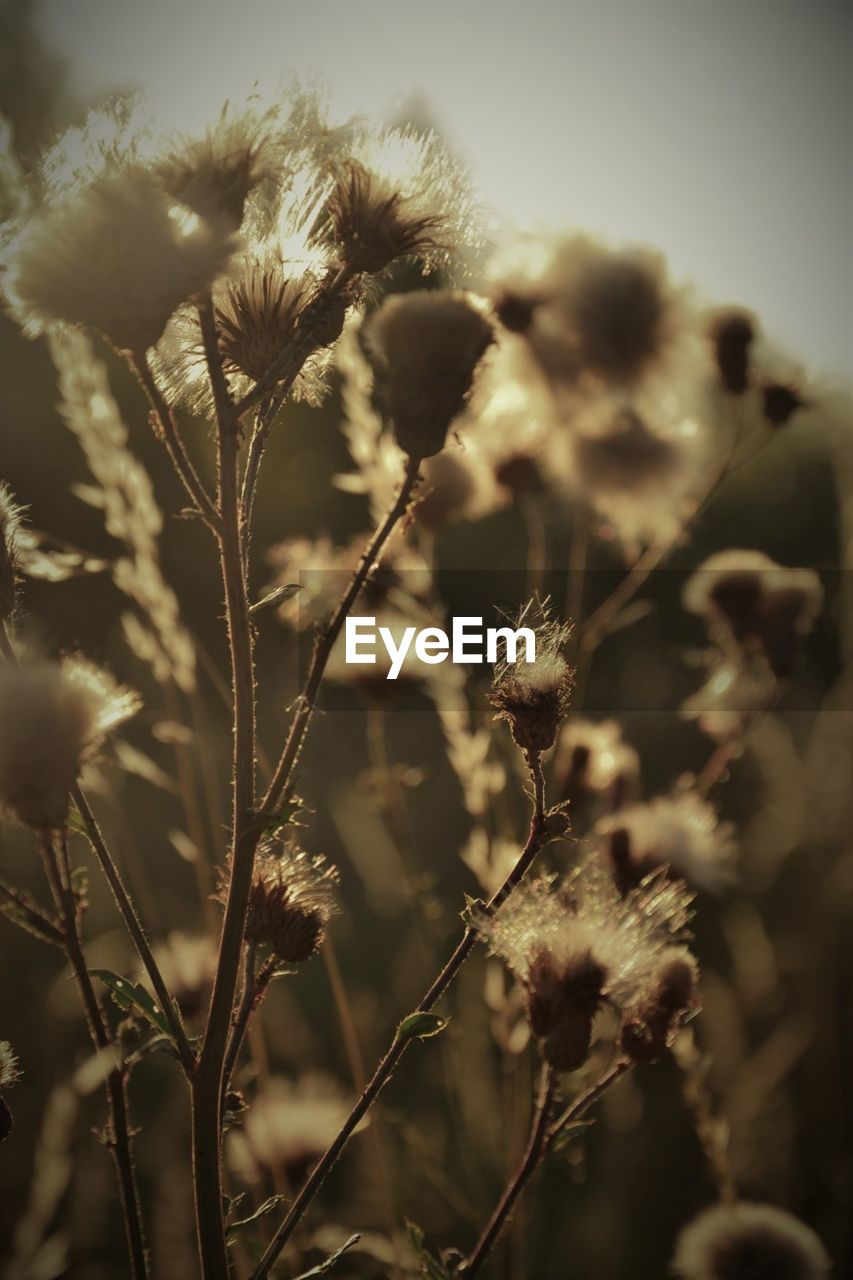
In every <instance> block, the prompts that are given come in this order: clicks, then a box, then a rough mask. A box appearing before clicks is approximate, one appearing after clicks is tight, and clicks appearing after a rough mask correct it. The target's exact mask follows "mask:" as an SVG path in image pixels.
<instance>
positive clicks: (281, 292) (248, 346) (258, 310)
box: [215, 259, 305, 382]
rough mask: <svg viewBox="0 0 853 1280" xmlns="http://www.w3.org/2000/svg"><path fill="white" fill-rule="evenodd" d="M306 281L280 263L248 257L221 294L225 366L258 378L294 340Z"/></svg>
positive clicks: (219, 309)
mask: <svg viewBox="0 0 853 1280" xmlns="http://www.w3.org/2000/svg"><path fill="white" fill-rule="evenodd" d="M304 303H305V293H304V286H303V284H302V283H301V282H300V281H298V280H291V279H289V278H288V277H287V276H286V275H285V274H284V271H283V270H282V267H281V264H280V263H274V262H261V261H259V260H258V259H251V260H249V261H248V262H247V263H246V264H245V265H244V266H243V268H242V269H241V270H240V271H239V272H238V273H236V274H235V275H234V276H233V277H232V278H231V279H229V281H228V282H227V284H226V285H225V286H224V287H223V289H222V291H221V293H219V294H218V295H217V298H216V302H215V311H216V325H217V329H218V331H219V346H220V350H221V351H222V356H223V360H224V362H225V365H226V368H227V369H229V370H230V371H232V372H234V371H237V372H239V373H244V374H246V375H247V377H249V378H251V379H252V380H253V381H254V382H257V381H259V380H260V379H261V378H263V376H264V375H265V374H266V373H267V372H268V370H269V369H270V368H271V367H272V366H273V365H274V364H275V362H276V361H277V360H280V358H281V353H282V352H283V351H284V350H285V349H286V348H287V346H288V344H290V343H292V342H293V339H294V336H295V334H296V326H297V322H298V320H299V314H300V312H301V310H302V307H303V306H304Z"/></svg>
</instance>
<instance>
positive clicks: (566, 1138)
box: [551, 1120, 595, 1151]
mask: <svg viewBox="0 0 853 1280" xmlns="http://www.w3.org/2000/svg"><path fill="white" fill-rule="evenodd" d="M594 1124H595V1121H594V1120H575V1121H574V1123H573V1124H567V1125H566V1126H565V1127H564V1128H562V1129H561V1130H560V1132H559V1133H557V1134H555V1135H554V1137H553V1138H552V1140H551V1146H552V1148H553V1150H554V1151H564V1150H565V1149H566V1147H567V1146H568V1145H569V1143H571V1142H574V1140H575V1138H580V1137H582V1135H583V1134H585V1133H586V1132H587V1130H588V1129H591V1128H592V1126H593V1125H594Z"/></svg>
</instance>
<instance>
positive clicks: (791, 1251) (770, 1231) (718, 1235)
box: [673, 1203, 832, 1280]
mask: <svg viewBox="0 0 853 1280" xmlns="http://www.w3.org/2000/svg"><path fill="white" fill-rule="evenodd" d="M673 1270H674V1272H675V1274H676V1275H677V1276H679V1277H680V1280H763V1278H764V1277H766V1278H767V1280H826V1277H828V1276H829V1275H830V1272H831V1270H832V1266H831V1263H830V1260H829V1256H828V1254H827V1252H826V1250H825V1249H824V1247H823V1245H822V1244H821V1242H820V1240H819V1239H818V1237H817V1236H816V1235H815V1233H814V1232H813V1231H812V1230H811V1228H810V1227H807V1226H806V1225H805V1223H804V1222H800V1220H799V1219H798V1218H795V1217H794V1216H793V1215H792V1214H790V1213H786V1212H785V1211H784V1210H783V1209H777V1208H776V1207H775V1206H774V1205H769V1204H744V1203H739V1204H732V1205H728V1204H719V1205H714V1207H713V1208H711V1209H706V1210H705V1212H704V1213H700V1214H699V1216H698V1218H694V1220H693V1221H692V1222H691V1223H689V1224H688V1226H686V1227H685V1228H684V1230H683V1231H682V1233H681V1235H680V1236H679V1239H678V1245H677V1247H676V1251H675V1257H674V1259H673Z"/></svg>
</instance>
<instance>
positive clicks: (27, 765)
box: [0, 659, 137, 830]
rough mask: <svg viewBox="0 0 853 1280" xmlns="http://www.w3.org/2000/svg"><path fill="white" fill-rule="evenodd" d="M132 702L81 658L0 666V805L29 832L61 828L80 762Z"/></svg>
mask: <svg viewBox="0 0 853 1280" xmlns="http://www.w3.org/2000/svg"><path fill="white" fill-rule="evenodd" d="M136 707H137V699H136V697H135V695H134V694H131V693H130V692H129V691H128V690H126V689H122V688H120V687H119V686H117V685H116V684H115V683H114V682H113V681H112V680H111V679H110V678H109V677H108V676H106V675H105V673H104V672H102V671H100V670H99V669H98V668H96V667H94V666H92V665H91V664H90V663H86V662H83V661H81V660H76V659H75V660H66V661H65V662H63V663H61V664H60V663H56V662H34V663H30V664H27V665H24V666H22V667H11V666H6V667H3V668H2V669H0V803H2V805H3V807H4V808H6V809H7V810H8V811H9V812H10V813H12V814H14V815H15V817H16V818H18V819H19V821H21V822H23V823H24V824H25V825H27V826H30V827H33V828H34V829H36V830H50V829H53V828H56V827H61V826H62V825H63V824H64V823H65V820H66V817H67V815H68V792H69V790H70V788H71V787H72V786H73V784H74V782H75V781H76V780H77V778H78V776H79V774H80V771H81V769H82V767H83V764H84V763H85V761H86V759H87V758H88V757H89V755H90V754H91V753H92V751H94V750H95V748H96V747H97V746H98V744H99V743H100V742H101V740H102V738H103V737H104V735H105V734H106V733H107V732H108V731H109V730H110V729H112V728H114V727H115V726H116V725H117V724H120V723H121V722H122V721H123V720H125V719H126V718H127V717H128V716H129V715H131V714H132V713H133V712H134V711H135V710H136Z"/></svg>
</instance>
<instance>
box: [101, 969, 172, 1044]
mask: <svg viewBox="0 0 853 1280" xmlns="http://www.w3.org/2000/svg"><path fill="white" fill-rule="evenodd" d="M90 973H91V974H92V977H94V978H98V979H100V981H101V982H103V984H104V986H105V987H107V988H108V990H109V993H110V995H111V996H112V998H113V1000H114V1001H115V1003H116V1004H117V1005H118V1007H119V1008H120V1009H123V1010H124V1011H125V1013H133V1012H137V1013H141V1014H142V1016H143V1018H145V1020H146V1022H150V1024H151V1026H152V1027H154V1029H155V1030H156V1031H159V1032H161V1033H162V1034H163V1035H164V1036H166V1037H167V1038H168V1039H169V1040H172V1041H173V1040H174V1037H173V1036H172V1032H171V1029H170V1027H169V1020H168V1018H167V1017H166V1015H165V1013H164V1012H163V1010H162V1009H161V1008H160V1006H159V1005H158V1004H157V1003H156V1001H155V1000H154V998H153V996H152V995H151V993H150V992H149V991H146V989H145V987H143V986H142V985H141V984H140V983H138V982H130V981H129V980H128V979H127V978H122V977H121V976H120V975H119V974H117V973H112V972H111V971H110V970H109V969H91V970H90Z"/></svg>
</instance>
